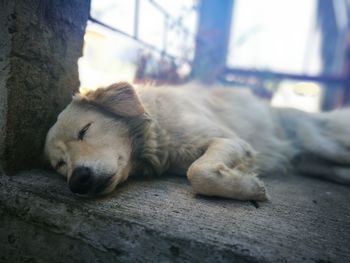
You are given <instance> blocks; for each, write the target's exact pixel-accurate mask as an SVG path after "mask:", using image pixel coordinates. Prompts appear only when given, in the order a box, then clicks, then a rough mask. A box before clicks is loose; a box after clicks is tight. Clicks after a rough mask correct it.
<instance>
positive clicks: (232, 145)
mask: <svg viewBox="0 0 350 263" xmlns="http://www.w3.org/2000/svg"><path fill="white" fill-rule="evenodd" d="M349 117H350V110H349V109H347V110H341V111H335V112H331V113H324V114H314V115H311V114H307V113H304V112H301V111H297V110H292V109H274V108H271V107H269V105H267V104H266V103H265V102H262V101H260V100H258V99H257V98H255V97H254V96H252V95H251V94H250V92H249V91H248V90H242V89H227V88H203V87H198V86H197V85H195V84H191V85H187V86H184V87H181V88H178V87H176V88H175V87H139V88H134V87H132V86H131V85H129V84H127V83H117V84H114V85H112V86H110V87H107V88H105V89H103V88H101V89H98V90H97V91H94V92H89V93H88V94H86V95H82V94H79V95H77V96H75V97H74V99H73V101H72V103H71V104H69V105H68V106H67V108H66V109H65V110H64V111H63V112H62V113H61V114H60V115H59V117H58V120H57V122H56V124H55V125H54V126H53V127H52V128H51V130H50V131H49V133H48V135H47V139H46V147H45V149H46V154H47V156H48V157H49V159H50V162H51V164H52V166H53V167H56V168H57V170H58V172H59V173H61V174H62V175H64V176H66V177H67V180H68V181H69V180H70V178H71V175H72V173H73V171H74V169H76V168H77V167H88V168H89V169H91V170H92V172H93V176H94V178H95V179H94V180H95V181H97V182H98V181H99V180H100V179H101V178H102V179H101V180H108V184H106V185H105V187H104V188H103V190H102V191H100V192H101V193H109V192H111V191H112V190H113V189H114V188H115V186H116V185H117V184H118V183H120V182H122V181H124V180H126V179H127V177H128V176H129V175H130V174H140V173H145V174H147V173H151V174H163V173H165V172H170V173H178V174H186V173H187V177H188V179H189V180H190V182H191V184H192V187H193V189H194V191H195V192H196V193H199V194H203V195H208V196H221V197H228V198H234V199H240V200H266V199H267V198H268V195H267V192H266V189H265V187H264V184H263V183H262V182H261V181H260V179H258V177H257V176H256V175H257V173H262V174H268V173H278V174H280V173H283V171H284V170H286V169H288V168H290V167H291V164H293V165H294V166H295V167H296V168H297V169H299V170H300V171H301V172H306V173H310V174H313V175H316V176H321V177H326V178H327V179H331V180H334V181H339V182H342V183H349V182H350V118H349ZM88 123H91V126H90V127H89V128H88V130H87V132H86V134H85V137H84V138H83V139H82V140H79V139H78V134H79V131H80V130H81V129H82V128H83V127H84V126H86V124H88ZM293 160H294V162H293ZM58 163H59V166H57V164H58ZM96 178H97V179H96ZM92 191H93V190H92Z"/></svg>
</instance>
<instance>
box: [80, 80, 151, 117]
mask: <svg viewBox="0 0 350 263" xmlns="http://www.w3.org/2000/svg"><path fill="white" fill-rule="evenodd" d="M83 98H84V99H85V100H87V101H88V102H90V103H92V104H94V105H97V106H99V107H101V108H103V109H105V110H107V111H109V112H112V113H115V114H117V115H120V116H123V117H137V116H139V115H141V114H143V113H145V109H144V107H143V105H142V103H141V101H140V99H139V97H138V95H137V94H136V91H135V89H134V87H133V86H132V85H130V84H129V83H127V82H118V83H115V84H112V85H110V86H108V87H107V88H99V89H97V90H95V91H89V92H88V93H86V94H85V96H83Z"/></svg>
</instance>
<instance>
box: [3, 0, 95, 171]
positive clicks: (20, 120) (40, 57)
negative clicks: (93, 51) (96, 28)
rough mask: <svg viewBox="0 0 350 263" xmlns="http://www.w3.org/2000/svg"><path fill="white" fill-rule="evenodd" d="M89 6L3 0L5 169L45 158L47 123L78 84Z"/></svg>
mask: <svg viewBox="0 0 350 263" xmlns="http://www.w3.org/2000/svg"><path fill="white" fill-rule="evenodd" d="M89 9H90V1H89V0H62V1H54V0H45V1H42V0H30V1H21V0H2V1H0V19H1V24H0V38H1V45H0V120H1V121H0V138H1V139H0V160H1V162H2V163H3V165H5V168H6V170H8V171H12V170H21V169H24V168H29V167H36V166H38V165H39V164H40V160H41V154H42V149H43V144H44V139H45V135H46V132H47V130H48V128H49V127H50V126H51V125H52V124H53V122H54V121H55V118H56V116H57V114H58V112H59V111H61V110H62V109H63V107H64V106H65V105H66V104H68V102H69V101H70V99H71V96H72V93H73V92H74V91H76V90H77V89H78V87H79V78H78V66H77V59H78V58H79V57H80V56H81V50H82V45H83V35H84V32H85V25H86V21H87V18H88V15H89ZM3 40H4V41H3Z"/></svg>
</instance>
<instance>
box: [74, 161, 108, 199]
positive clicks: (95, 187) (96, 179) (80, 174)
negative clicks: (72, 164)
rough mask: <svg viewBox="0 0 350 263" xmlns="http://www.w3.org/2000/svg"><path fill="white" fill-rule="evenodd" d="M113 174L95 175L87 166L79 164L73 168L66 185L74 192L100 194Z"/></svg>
mask: <svg viewBox="0 0 350 263" xmlns="http://www.w3.org/2000/svg"><path fill="white" fill-rule="evenodd" d="M112 177H113V175H99V176H96V175H95V174H94V172H93V171H92V170H91V169H90V168H89V167H84V166H80V167H77V168H75V169H74V170H73V173H72V176H71V178H70V179H69V182H68V185H69V188H70V190H71V191H72V192H73V193H75V194H80V195H86V194H92V195H94V194H100V193H103V192H104V190H105V189H106V188H107V187H108V186H109V185H110V182H111V178H112Z"/></svg>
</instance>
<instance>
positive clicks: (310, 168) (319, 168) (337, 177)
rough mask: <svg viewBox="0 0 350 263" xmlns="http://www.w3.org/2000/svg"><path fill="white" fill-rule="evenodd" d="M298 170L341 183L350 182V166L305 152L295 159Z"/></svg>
mask: <svg viewBox="0 0 350 263" xmlns="http://www.w3.org/2000/svg"><path fill="white" fill-rule="evenodd" d="M293 163H294V166H295V168H296V170H297V171H298V172H300V173H302V174H305V175H310V176H313V177H318V178H322V179H326V180H330V181H334V182H338V183H341V184H350V167H349V166H341V165H339V164H337V163H334V162H331V161H329V160H325V159H321V158H319V157H317V156H315V155H310V154H303V155H300V156H298V157H297V158H296V159H294V160H293Z"/></svg>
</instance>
